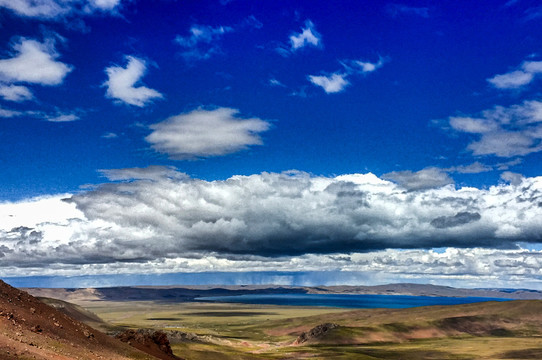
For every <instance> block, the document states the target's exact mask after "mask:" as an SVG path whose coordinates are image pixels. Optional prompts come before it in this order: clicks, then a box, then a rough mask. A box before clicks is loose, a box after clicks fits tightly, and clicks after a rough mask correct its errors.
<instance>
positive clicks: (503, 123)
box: [449, 100, 542, 157]
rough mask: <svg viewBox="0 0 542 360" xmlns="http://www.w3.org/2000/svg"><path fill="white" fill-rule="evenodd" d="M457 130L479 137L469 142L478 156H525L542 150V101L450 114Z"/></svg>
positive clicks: (453, 126) (452, 124)
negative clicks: (470, 114)
mask: <svg viewBox="0 0 542 360" xmlns="http://www.w3.org/2000/svg"><path fill="white" fill-rule="evenodd" d="M449 123H450V125H451V127H452V128H453V129H454V130H457V131H460V132H465V133H470V134H475V135H477V136H479V137H478V138H477V139H476V140H474V141H472V142H471V143H470V144H469V145H468V149H469V150H471V151H472V152H473V154H474V155H496V156H499V157H514V156H525V155H528V154H531V153H535V152H539V151H542V142H541V140H542V102H540V101H536V100H532V101H524V102H523V103H521V104H519V105H513V106H510V107H503V106H496V107H494V108H493V109H489V110H485V111H483V112H482V113H481V114H480V116H477V117H470V116H463V117H450V118H449Z"/></svg>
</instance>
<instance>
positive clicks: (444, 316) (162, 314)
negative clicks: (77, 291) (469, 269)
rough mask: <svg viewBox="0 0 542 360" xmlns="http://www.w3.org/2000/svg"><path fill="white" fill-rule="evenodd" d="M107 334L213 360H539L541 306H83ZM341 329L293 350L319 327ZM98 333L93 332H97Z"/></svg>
mask: <svg viewBox="0 0 542 360" xmlns="http://www.w3.org/2000/svg"><path fill="white" fill-rule="evenodd" d="M78 304H79V305H81V306H82V307H84V308H86V309H87V310H90V311H92V312H94V313H96V314H97V315H98V316H99V317H101V318H102V319H103V320H104V321H105V322H106V323H107V324H102V327H103V328H104V330H109V331H111V330H112V329H125V328H153V329H160V330H165V331H166V332H167V333H168V336H169V337H170V341H171V343H172V348H173V350H174V353H175V354H176V355H178V356H179V357H182V358H183V359H187V360H199V359H201V360H203V359H205V360H212V359H221V360H223V359H232V360H233V359H304V358H310V359H362V360H363V359H416V360H423V359H537V358H542V301H537V300H532V301H512V302H506V303H498V302H487V303H475V304H467V305H455V306H430V307H421V308H411V309H395V310H392V309H367V310H354V311H351V310H350V311H345V310H344V309H337V308H322V307H290V306H273V305H246V304H221V303H172V302H157V301H79V302H78ZM326 323H333V324H336V325H338V327H335V328H333V329H331V330H329V331H328V332H326V333H323V334H320V336H316V337H312V338H311V337H310V336H309V337H308V340H306V341H305V342H302V343H298V344H295V342H296V339H298V337H299V335H301V334H302V333H303V332H305V333H308V332H309V331H310V330H311V329H312V328H314V327H315V326H317V325H319V324H326ZM95 326H96V324H95Z"/></svg>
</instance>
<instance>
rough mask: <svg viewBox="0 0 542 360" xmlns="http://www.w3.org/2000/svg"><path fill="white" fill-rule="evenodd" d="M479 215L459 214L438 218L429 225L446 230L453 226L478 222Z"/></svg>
mask: <svg viewBox="0 0 542 360" xmlns="http://www.w3.org/2000/svg"><path fill="white" fill-rule="evenodd" d="M480 218H481V216H480V214H478V213H476V212H467V211H464V212H459V213H457V214H455V215H454V216H439V217H437V218H434V219H433V220H431V225H433V226H434V227H436V228H437V229H446V228H450V227H454V226H459V225H464V224H468V223H471V222H473V221H478V220H480Z"/></svg>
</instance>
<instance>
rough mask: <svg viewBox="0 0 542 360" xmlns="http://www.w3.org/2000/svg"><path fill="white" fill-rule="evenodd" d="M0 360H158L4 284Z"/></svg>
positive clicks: (0, 293)
mask: <svg viewBox="0 0 542 360" xmlns="http://www.w3.org/2000/svg"><path fill="white" fill-rule="evenodd" d="M0 359H5V360H11V359H46V360H49V359H50V360H68V359H85V360H94V359H96V360H97V359H118V360H124V359H142V360H143V359H149V360H151V359H156V358H155V357H153V356H150V355H148V354H145V353H143V352H141V351H138V350H137V349H134V348H132V347H131V346H129V345H127V344H125V343H122V342H121V341H118V340H116V339H114V338H111V337H109V336H107V335H105V334H103V333H101V332H99V331H97V330H94V329H93V328H91V327H89V326H87V325H85V324H82V323H81V322H79V321H77V320H74V319H72V318H70V317H69V316H68V315H66V314H63V313H61V312H60V311H58V310H56V309H55V308H53V307H51V306H48V305H46V304H44V303H43V302H41V301H39V300H38V299H36V298H34V297H33V296H31V295H29V294H28V293H26V292H24V291H20V290H18V289H15V288H13V287H11V286H10V285H8V284H6V283H4V282H3V281H1V280H0Z"/></svg>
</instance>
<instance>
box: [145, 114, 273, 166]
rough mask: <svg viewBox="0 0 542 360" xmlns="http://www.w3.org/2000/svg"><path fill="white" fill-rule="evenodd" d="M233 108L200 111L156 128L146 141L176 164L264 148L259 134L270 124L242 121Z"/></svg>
mask: <svg viewBox="0 0 542 360" xmlns="http://www.w3.org/2000/svg"><path fill="white" fill-rule="evenodd" d="M238 114H239V111H238V110H235V109H230V108H217V109H214V110H204V109H197V110H193V111H191V112H188V113H184V114H180V115H177V116H172V117H170V118H169V119H166V120H164V121H162V122H159V123H156V124H153V125H151V126H150V128H151V129H152V130H153V131H152V132H151V134H149V135H148V136H147V137H146V138H145V140H146V141H147V142H149V143H150V144H151V146H152V148H153V149H155V150H156V151H158V152H160V153H163V154H167V155H169V157H170V158H172V159H176V160H187V159H198V158H205V157H211V156H221V155H226V154H231V153H234V152H238V151H241V150H244V149H246V148H248V147H249V146H252V145H261V144H262V139H261V138H260V136H259V133H261V132H264V131H267V130H268V129H269V127H270V124H269V123H268V122H266V121H264V120H261V119H258V118H248V119H245V118H241V117H239V116H238Z"/></svg>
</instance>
